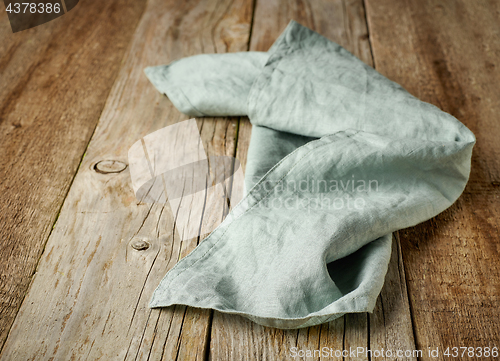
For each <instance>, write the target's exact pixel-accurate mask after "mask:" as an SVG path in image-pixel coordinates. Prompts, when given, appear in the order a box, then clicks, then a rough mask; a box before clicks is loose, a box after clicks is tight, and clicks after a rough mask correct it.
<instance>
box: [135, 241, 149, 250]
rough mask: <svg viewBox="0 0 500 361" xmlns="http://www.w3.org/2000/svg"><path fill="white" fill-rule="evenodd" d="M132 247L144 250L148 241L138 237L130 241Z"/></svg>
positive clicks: (147, 245) (147, 246)
mask: <svg viewBox="0 0 500 361" xmlns="http://www.w3.org/2000/svg"><path fill="white" fill-rule="evenodd" d="M132 248H133V249H135V250H137V251H144V250H146V249H148V248H149V243H148V242H146V241H144V240H142V239H138V240H135V241H133V242H132Z"/></svg>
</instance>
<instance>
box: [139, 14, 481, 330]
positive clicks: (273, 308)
mask: <svg viewBox="0 0 500 361" xmlns="http://www.w3.org/2000/svg"><path fill="white" fill-rule="evenodd" d="M145 71H146V75H147V76H148V78H149V79H150V80H151V81H152V83H153V84H154V86H155V87H156V88H157V89H158V90H159V91H160V92H162V93H164V94H166V95H167V96H168V97H169V98H170V99H171V100H172V102H173V103H174V105H175V106H176V107H177V108H178V109H179V110H181V111H182V112H184V113H186V114H189V115H194V116H202V115H214V116H215V115H219V116H221V115H244V114H246V115H248V116H249V119H250V121H251V122H252V124H253V127H252V138H251V143H250V148H249V151H248V162H247V170H246V174H245V185H246V189H248V193H247V194H246V196H245V197H244V198H243V200H242V201H241V202H240V203H239V204H238V205H237V206H236V207H235V208H233V210H232V211H231V212H230V214H229V215H228V216H227V217H226V219H225V220H224V221H223V222H222V223H221V225H220V226H219V227H218V228H217V229H216V230H215V231H213V232H212V233H211V234H210V235H209V236H208V237H207V238H206V239H205V240H204V241H202V242H201V243H200V245H199V246H198V247H197V248H196V249H195V250H194V251H193V252H191V253H190V254H189V255H188V256H186V257H185V258H184V259H182V260H181V261H179V262H178V263H177V264H176V265H175V266H174V267H173V268H172V269H171V270H170V271H169V272H168V273H167V275H166V276H165V278H164V279H163V280H162V281H161V283H160V284H159V286H158V288H157V289H156V290H155V292H154V294H153V297H152V300H151V303H150V306H151V307H165V306H170V305H173V304H184V305H189V306H194V307H201V308H213V309H217V310H219V311H222V312H227V313H233V314H239V315H242V316H245V317H247V318H250V319H251V320H253V321H255V322H257V323H259V324H262V325H265V326H271V327H278V328H299V327H307V326H312V325H316V324H320V323H323V322H327V321H330V320H333V319H335V318H337V317H339V316H342V315H343V314H345V313H350V312H371V311H372V310H373V308H374V306H375V301H376V298H377V296H378V294H379V293H380V290H381V288H382V286H383V282H384V277H385V274H386V272H387V266H388V262H389V258H390V253H391V239H392V238H391V237H392V232H394V231H396V230H399V229H403V228H407V227H411V226H414V225H416V224H418V223H420V222H423V221H425V220H428V219H429V218H432V217H434V216H435V215H437V214H439V213H440V212H442V211H443V210H445V209H446V208H448V207H449V206H450V205H451V204H452V203H453V202H454V201H455V200H456V199H457V198H458V197H459V196H460V194H461V193H462V191H463V189H464V187H465V184H466V183H467V180H468V177H469V173H470V159H471V153H472V147H473V145H474V143H475V138H474V135H473V134H472V133H471V132H470V131H469V130H468V129H467V128H466V127H465V126H464V125H463V124H462V123H460V122H459V121H458V120H457V119H455V118H454V117H453V116H451V115H449V114H447V113H444V112H442V111H441V110H439V109H438V108H437V107H435V106H433V105H430V104H428V103H424V102H422V101H420V100H418V99H416V98H415V97H413V96H412V95H410V94H409V93H408V92H406V91H405V90H404V89H403V88H402V87H401V86H399V85H398V84H396V83H394V82H392V81H390V80H388V79H387V78H385V77H384V76H382V75H381V74H379V73H378V72H377V71H375V70H374V69H372V68H370V67H369V66H367V65H366V64H364V63H363V62H361V61H360V60H359V59H357V58H356V57H354V56H353V55H352V54H350V53H349V52H347V51H346V50H345V49H343V48H342V47H340V46H339V45H337V44H335V43H333V42H331V41H329V40H328V39H326V38H324V37H322V36H321V35H319V34H317V33H315V32H313V31H312V30H310V29H307V28H305V27H303V26H301V25H300V24H298V23H296V22H294V21H291V22H290V24H289V25H288V26H287V28H286V29H285V31H284V32H283V34H282V35H281V36H280V37H279V38H278V39H277V40H276V42H275V43H274V44H273V46H272V47H271V49H270V50H269V51H268V52H267V53H260V52H247V53H234V54H212V55H198V56H194V57H190V58H185V59H181V60H178V61H176V62H174V63H172V64H170V65H166V66H159V67H150V68H147V69H146V70H145Z"/></svg>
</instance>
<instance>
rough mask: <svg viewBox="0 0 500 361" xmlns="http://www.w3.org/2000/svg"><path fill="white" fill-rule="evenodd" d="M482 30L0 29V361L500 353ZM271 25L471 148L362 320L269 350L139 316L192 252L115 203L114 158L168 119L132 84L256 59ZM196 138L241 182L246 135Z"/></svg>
mask: <svg viewBox="0 0 500 361" xmlns="http://www.w3.org/2000/svg"><path fill="white" fill-rule="evenodd" d="M129 3H130V4H129ZM84 4H85V5H84ZM3 10H4V9H3V8H2V11H3ZM82 14H83V15H82ZM499 14H500V6H499V5H498V4H497V3H495V2H493V1H491V2H486V1H485V2H481V3H479V2H477V3H476V2H468V1H466V0H457V1H454V2H450V1H438V0H433V1H431V0H426V1H418V2H417V1H413V2H411V1H403V2H401V1H397V0H380V1H379V0H377V1H375V0H365V2H364V3H363V1H362V0H335V1H326V0H321V1H311V2H308V1H302V0H298V1H291V0H290V1H286V0H272V1H270V0H256V1H252V0H234V1H231V0H206V1H201V0H198V1H189V2H187V3H184V2H176V1H174V0H169V1H161V0H148V1H147V3H146V2H133V4H132V2H130V1H126V0H114V1H108V2H105V3H99V4H97V2H94V1H86V2H85V1H84V2H81V4H79V5H78V7H77V8H75V9H74V10H72V11H71V12H70V13H68V15H65V16H63V17H61V18H59V19H57V20H55V21H53V22H51V23H48V24H45V25H42V26H40V27H37V28H34V29H30V30H26V31H24V32H20V33H17V34H11V33H10V26H9V25H8V22H7V20H6V17H5V18H2V19H0V33H1V34H2V35H3V37H2V42H1V43H0V79H1V84H2V87H0V132H2V135H1V139H2V140H1V143H0V155H1V159H2V160H1V161H0V174H2V177H1V179H0V182H1V183H0V184H1V187H2V188H1V189H2V193H1V194H0V197H1V200H2V202H1V203H0V207H2V208H1V211H2V212H0V214H1V215H0V217H1V223H0V236H1V238H0V242H1V248H0V255H1V256H2V261H1V263H0V270H1V279H0V292H1V293H0V297H1V302H2V303H1V304H2V307H1V310H0V312H1V321H0V332H1V336H0V337H2V338H1V339H0V342H1V343H2V344H3V342H4V341H5V339H6V337H7V332H9V334H8V338H7V340H6V341H5V344H4V345H3V348H2V351H1V355H0V359H2V360H28V359H36V360H49V359H60V360H66V359H89V360H95V359H103V360H114V359H144V360H161V359H163V360H174V359H178V360H190V359H200V360H206V359H211V360H226V359H227V360H242V359H246V360H278V359H279V360H285V359H301V358H292V357H291V353H290V349H291V348H292V347H297V349H308V350H315V349H321V348H322V347H328V348H332V349H336V350H342V349H349V347H353V348H356V347H359V346H361V347H368V348H369V349H371V350H381V349H382V348H383V349H385V350H387V349H392V350H395V349H400V350H413V349H421V350H423V351H424V352H423V354H422V357H420V358H419V359H423V360H427V359H432V360H435V359H436V358H430V357H429V356H428V354H427V350H428V348H436V347H439V348H440V350H443V348H446V347H448V346H473V347H478V346H483V347H484V346H495V345H496V346H500V340H499V329H500V322H499V321H500V320H499V317H500V316H499V314H500V312H498V302H499V299H500V297H499V293H500V285H499V283H500V274H499V273H500V272H499V269H500V268H499V266H498V264H499V262H498V261H499V260H500V257H499V251H500V247H499V245H498V239H499V237H498V236H499V234H498V233H499V232H498V216H499V214H498V209H499V207H498V203H499V194H498V191H499V190H500V175H499V169H500V167H499V163H498V162H499V160H498V159H499V157H498V156H499V153H500V147H499V146H498V145H497V143H498V142H495V141H496V138H497V136H498V134H499V130H500V129H499V127H500V125H499V124H500V123H498V122H496V121H495V120H496V116H497V114H499V110H500V95H499V93H498V91H497V90H496V87H497V85H498V84H499V81H500V79H499V78H500V70H499V67H500V64H499V61H498V59H500V25H499V24H500V15H499ZM139 19H140V21H139ZM290 19H295V20H297V21H299V22H300V23H302V24H304V25H306V26H308V27H310V28H312V29H314V30H316V31H318V32H319V33H321V34H323V35H325V36H326V37H328V38H330V39H332V40H334V41H336V42H338V43H339V44H341V45H343V46H344V47H346V48H347V49H348V50H350V51H351V52H352V53H354V54H355V55H356V56H358V57H359V58H360V59H362V60H363V61H364V62H366V63H367V64H369V65H371V66H374V67H375V68H376V69H377V70H379V71H380V72H382V73H383V74H385V75H386V76H388V77H389V78H390V79H392V80H395V81H397V82H399V83H400V84H402V85H403V86H404V87H406V88H407V89H408V90H409V91H410V92H411V93H412V94H414V95H416V96H418V97H419V98H421V99H423V100H425V101H428V102H431V103H434V104H436V105H437V106H439V107H441V108H442V109H443V110H445V111H448V112H450V113H451V114H453V115H455V116H456V117H457V118H459V119H460V120H461V121H463V122H464V123H465V124H466V125H467V126H468V127H469V128H470V129H471V130H472V131H473V132H474V133H475V134H476V136H477V139H478V144H477V146H476V148H475V153H474V159H473V171H472V175H471V181H470V182H469V185H468V186H467V188H466V191H465V193H464V195H463V196H462V197H461V198H460V199H459V201H458V202H457V203H456V204H455V205H454V206H453V207H451V208H450V209H449V210H448V211H446V212H444V213H443V214H441V215H440V216H438V217H436V218H434V219H433V220H431V221H429V222H426V223H424V224H422V225H420V226H418V227H415V228H412V229H408V230H404V231H401V232H398V233H397V234H395V236H394V241H393V253H392V259H391V264H390V268H389V272H388V274H387V277H386V282H385V285H384V288H383V290H382V292H381V295H380V297H379V299H378V301H377V305H376V308H375V311H374V313H372V314H358V315H346V316H344V317H342V318H340V319H337V320H335V321H333V322H330V323H327V324H324V325H321V326H316V327H310V328H307V329H302V330H288V331H283V330H277V329H271V328H265V327H261V326H259V325H257V324H254V323H252V322H250V321H248V320H246V319H244V318H242V317H239V316H233V315H226V314H222V313H220V312H213V311H211V310H199V309H194V308H190V307H184V306H176V307H170V308H166V309H162V310H157V309H155V310H151V309H149V308H148V307H147V303H148V301H149V299H150V297H151V294H152V291H153V290H154V288H155V287H156V285H157V284H158V282H159V281H160V279H161V278H162V277H163V275H164V274H165V272H166V271H167V270H168V269H169V268H171V267H172V266H173V265H174V264H175V263H176V262H177V260H178V259H179V258H181V257H184V256H185V255H186V254H188V253H189V252H190V251H191V250H192V249H193V248H194V247H195V246H196V245H197V243H198V242H199V241H200V239H199V238H194V239H189V240H183V241H182V240H180V238H179V235H178V234H177V233H176V232H175V227H174V219H175V212H172V210H170V208H169V206H168V205H166V206H165V205H162V204H154V205H151V204H146V203H143V202H139V201H137V200H136V199H135V196H134V194H133V191H132V189H131V187H130V175H129V170H128V167H127V151H128V149H129V148H130V146H131V145H132V144H133V143H134V142H135V141H137V140H139V139H140V138H141V137H143V136H145V135H146V134H149V133H151V132H153V131H155V130H157V129H160V128H163V127H165V126H167V125H169V124H173V123H176V122H178V121H180V120H184V119H187V117H186V116H184V115H182V114H180V113H179V112H178V111H177V110H176V109H175V108H174V107H173V106H172V105H171V103H170V101H169V100H168V99H166V97H163V96H160V95H159V94H158V93H157V92H156V90H155V89H154V88H153V87H152V86H151V85H150V84H149V82H148V80H147V79H146V77H145V76H144V75H143V73H142V69H143V68H144V67H145V66H150V65H157V64H164V63H168V62H170V61H172V60H176V59H179V58H182V57H185V56H188V55H192V54H198V53H213V52H219V53H220V52H228V51H229V52H234V51H246V50H261V51H265V50H267V49H268V48H269V46H270V45H271V44H272V43H273V42H274V40H275V39H276V37H277V36H278V35H279V34H280V33H281V31H282V30H283V29H284V27H285V26H286V24H287V23H288V21H289V20H290ZM83 44H87V46H83ZM28 55H29V56H28ZM197 122H198V126H199V129H200V135H201V138H202V141H203V144H204V146H205V149H206V151H207V154H208V155H231V156H234V155H236V157H237V158H238V159H239V160H240V161H241V162H242V165H243V167H244V165H245V162H246V151H247V149H248V143H249V139H250V132H251V125H250V123H249V122H248V119H246V118H245V117H243V118H200V119H198V120H197ZM96 124H98V126H97V128H96V129H95V125H96ZM94 129H95V131H94ZM90 138H91V139H90ZM89 141H90V143H89ZM85 151H86V153H85V156H84V157H83V159H82V156H83V154H84V152H85ZM103 161H104V162H105V163H104V162H103ZM100 162H101V163H100ZM96 169H97V170H100V171H96ZM234 187H239V188H241V187H242V184H241V183H236V184H234ZM68 189H69V192H68ZM63 202H64V204H63ZM61 206H62V208H61ZM213 216H214V215H213V214H207V217H213ZM56 219H57V222H56V223H55V224H54V222H55V221H56ZM140 241H142V242H147V244H148V248H147V249H143V250H136V249H135V248H134V245H135V244H136V243H137V242H140ZM44 247H45V248H44ZM42 253H43V254H42ZM403 260H404V267H403ZM35 267H36V273H35V274H34V276H33V273H34V271H35ZM30 282H31V284H30ZM28 285H29V289H28ZM21 302H22V305H21ZM14 318H15V320H14ZM13 322H14V323H13ZM303 359H306V360H314V359H332V358H322V357H313V358H310V357H308V358H303ZM333 359H336V358H333ZM345 359H346V360H348V359H349V360H351V359H356V360H368V359H369V358H366V357H355V358H351V357H345ZM371 359H377V360H381V359H383V358H382V357H372V358H371ZM387 359H395V358H387ZM404 359H408V360H416V359H417V358H416V357H413V356H411V357H406V358H404ZM438 359H443V360H446V359H448V358H445V357H443V356H442V354H441V355H440V357H439V358H438ZM471 359H473V358H471ZM482 359H485V358H482Z"/></svg>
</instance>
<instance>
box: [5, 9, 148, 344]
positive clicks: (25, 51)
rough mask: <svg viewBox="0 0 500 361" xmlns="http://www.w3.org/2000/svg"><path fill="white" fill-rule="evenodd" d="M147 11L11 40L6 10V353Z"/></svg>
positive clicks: (68, 23)
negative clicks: (10, 334)
mask: <svg viewBox="0 0 500 361" xmlns="http://www.w3.org/2000/svg"><path fill="white" fill-rule="evenodd" d="M144 6H145V1H131V0H112V1H104V2H103V1H82V2H81V3H80V4H79V5H78V7H77V8H76V9H74V10H73V11H71V12H70V13H68V14H67V15H64V16H62V17H60V18H58V19H56V20H54V21H51V22H49V23H47V24H43V25H41V26H38V27H36V28H33V29H29V30H25V31H22V32H19V33H16V34H13V33H12V30H11V27H10V25H9V22H8V18H7V16H6V15H5V7H4V4H3V3H1V5H0V13H2V16H1V17H0V38H1V39H2V40H1V41H0V84H1V86H0V139H1V141H0V259H1V263H0V302H1V306H0V347H1V346H2V345H3V343H4V341H5V339H6V337H7V333H8V331H9V329H10V327H11V325H12V322H13V320H14V317H15V315H16V313H17V311H18V309H19V307H20V305H21V302H22V300H23V298H24V296H25V294H26V291H27V289H28V286H29V283H30V281H31V279H32V276H33V273H34V272H35V268H36V265H37V263H38V261H39V259H40V256H41V254H42V251H43V248H44V245H45V243H46V241H47V238H48V236H49V234H50V232H51V230H52V226H53V224H54V222H55V219H56V217H57V214H58V212H59V210H60V208H61V205H62V203H63V201H64V198H65V196H66V194H67V191H68V188H69V186H70V184H71V181H72V179H73V178H74V175H75V173H76V171H77V168H78V165H79V163H80V160H81V158H82V155H83V154H84V152H85V149H86V147H87V144H88V142H89V140H90V137H91V136H92V132H93V131H94V129H95V126H96V124H97V120H98V118H99V115H100V114H101V112H102V109H103V107H104V103H105V99H106V97H107V96H108V94H109V92H110V90H111V87H112V86H113V82H114V80H115V78H116V76H117V75H118V70H119V68H120V66H121V60H122V57H123V55H124V54H125V51H126V50H127V46H128V44H129V42H130V39H131V37H132V34H133V32H134V30H135V27H136V25H137V23H138V21H139V18H140V16H141V14H142V11H143V9H144Z"/></svg>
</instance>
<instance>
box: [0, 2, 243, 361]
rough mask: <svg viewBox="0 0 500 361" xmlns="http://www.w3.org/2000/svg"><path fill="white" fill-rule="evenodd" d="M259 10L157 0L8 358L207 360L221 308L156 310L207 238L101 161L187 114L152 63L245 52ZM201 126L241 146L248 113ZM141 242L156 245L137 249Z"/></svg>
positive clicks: (210, 138) (220, 142) (223, 142)
mask: <svg viewBox="0 0 500 361" xmlns="http://www.w3.org/2000/svg"><path fill="white" fill-rule="evenodd" d="M251 10H252V4H251V2H249V1H230V0H221V1H216V0H214V1H190V2H177V1H173V0H171V1H163V0H150V1H149V2H148V3H147V7H146V10H145V12H144V15H143V17H142V19H141V21H140V23H139V25H138V27H137V30H136V32H135V34H134V37H133V40H132V43H131V45H130V48H129V49H128V51H127V53H126V56H125V58H124V61H123V66H122V68H121V70H120V72H119V75H118V77H117V80H116V82H115V83H114V86H113V88H112V90H111V93H110V95H109V97H108V99H107V101H106V104H105V107H104V110H103V112H102V115H101V117H100V120H99V124H98V127H97V128H96V130H95V133H94V135H93V137H92V139H91V142H90V145H89V147H88V149H87V152H86V156H85V157H84V158H83V160H82V163H81V165H80V168H79V170H78V173H77V175H76V177H75V179H74V181H73V184H72V186H71V189H70V191H69V193H68V195H67V198H66V199H65V202H64V205H63V207H62V209H61V213H60V215H59V218H58V220H57V223H56V225H55V228H54V230H53V232H52V234H51V235H50V237H49V240H48V241H47V245H46V248H45V251H44V253H43V256H42V258H41V260H40V263H39V265H38V267H37V272H36V274H35V277H34V279H33V282H32V283H31V286H30V289H29V291H28V294H27V296H26V298H25V299H24V302H23V304H22V306H21V308H20V310H19V313H18V315H17V317H16V320H15V322H14V324H13V326H12V328H11V330H10V333H9V337H8V339H7V341H6V343H5V346H4V348H3V350H2V354H1V356H0V358H1V359H2V360H28V359H61V360H69V359H90V360H97V359H105V360H111V359H127V360H129V359H145V360H146V359H151V360H153V359H154V360H160V359H164V360H174V359H181V360H184V359H204V358H205V356H206V345H207V341H208V333H209V330H210V320H211V311H207V310H196V309H191V308H186V307H170V308H166V309H162V310H158V309H155V310H151V309H149V308H148V302H149V300H150V298H151V295H152V292H153V290H154V288H155V287H156V286H157V285H158V283H159V281H160V280H161V278H162V277H163V276H164V274H165V273H166V271H167V270H168V269H169V268H170V267H172V266H173V265H174V264H175V263H176V262H177V260H178V259H179V258H180V257H181V256H182V255H183V254H185V253H187V252H189V250H191V249H192V248H193V247H194V246H195V245H196V243H197V241H198V239H196V240H187V241H181V240H180V239H179V237H178V236H177V234H176V233H175V232H174V215H173V214H172V212H171V211H170V209H169V207H168V206H165V204H158V203H155V204H145V203H143V202H139V201H138V200H136V198H135V196H134V193H133V191H132V188H131V181H130V174H129V169H128V168H125V169H124V170H122V171H118V172H111V173H106V172H102V171H99V172H97V171H96V169H95V166H96V164H98V163H99V162H102V161H108V162H106V167H114V165H119V164H120V162H121V163H124V164H127V152H128V149H129V148H130V146H131V145H132V144H133V143H134V142H135V141H137V140H139V139H141V138H142V137H143V136H145V135H146V134H149V133H151V132H153V131H155V130H157V129H161V128H163V127H165V126H167V125H169V124H173V123H175V122H178V121H179V120H183V119H186V116H184V115H181V114H180V113H179V112H178V111H177V110H175V108H174V107H173V106H172V104H171V103H170V101H169V100H168V99H167V98H166V97H164V96H161V95H160V94H159V93H158V92H157V91H156V89H154V87H153V86H152V85H151V84H150V83H149V81H148V80H147V78H146V77H145V75H144V73H143V69H144V68H145V67H146V66H151V65H158V64H165V63H168V62H170V61H172V60H175V59H179V58H182V57H185V56H188V55H192V54H198V53H202V52H222V51H238V50H245V49H246V48H247V46H248V34H249V30H250V20H251ZM77 12H78V8H76V9H74V10H73V11H72V12H71V13H77ZM118 30H121V29H118ZM97 41H98V39H93V40H92V42H90V46H93V45H92V44H93V43H94V42H97ZM199 127H200V131H201V137H202V139H203V142H204V146H205V149H206V151H207V154H208V155H214V154H219V155H233V154H234V146H235V138H236V128H237V127H236V119H230V120H227V119H205V120H203V121H201V120H200V121H199ZM62 149H65V148H62ZM101 165H102V164H101ZM97 168H98V169H100V170H102V169H108V168H101V167H100V166H99V167H97ZM119 168H120V167H119V166H118V169H119ZM121 168H123V167H121ZM136 242H142V244H144V243H147V244H149V247H147V248H143V247H137V246H135V247H136V248H138V249H139V250H137V249H136V248H134V245H136V244H137V243H136Z"/></svg>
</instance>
